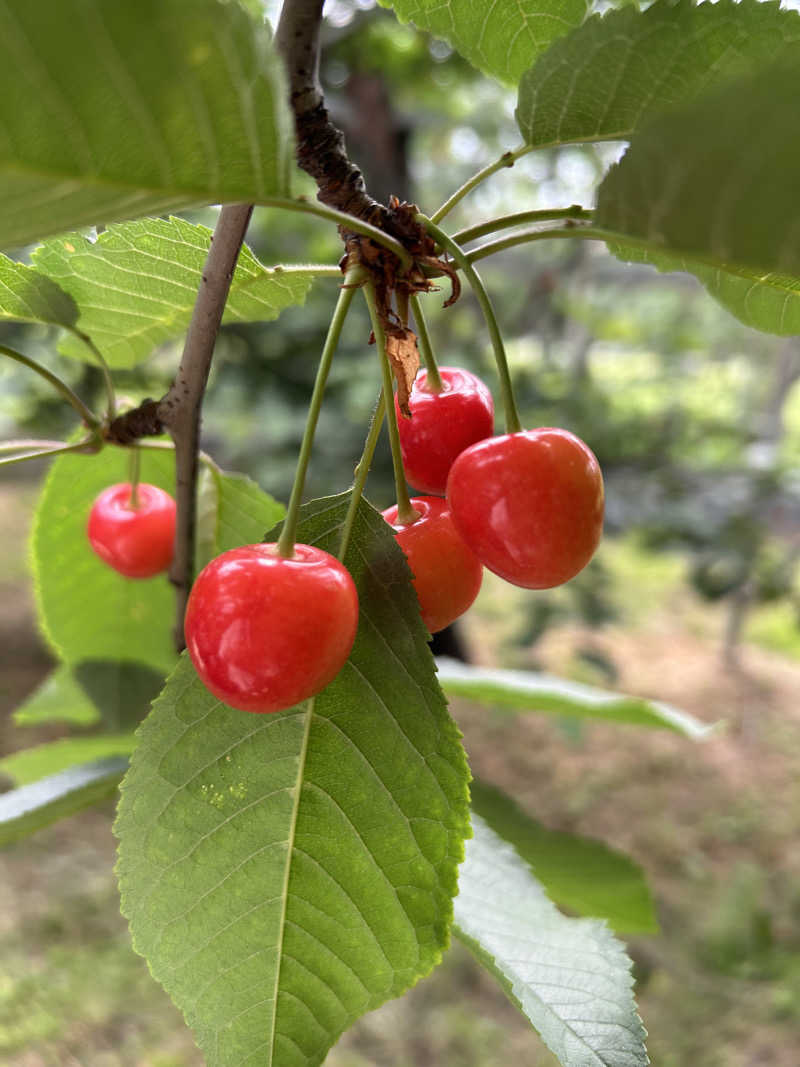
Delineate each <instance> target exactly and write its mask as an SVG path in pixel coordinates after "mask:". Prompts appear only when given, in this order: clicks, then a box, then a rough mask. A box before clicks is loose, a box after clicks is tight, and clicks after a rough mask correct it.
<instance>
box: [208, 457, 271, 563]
mask: <svg viewBox="0 0 800 1067" xmlns="http://www.w3.org/2000/svg"><path fill="white" fill-rule="evenodd" d="M216 484H217V493H218V499H217V525H216V532H215V538H214V555H215V556H217V555H219V553H220V552H227V551H228V549H229V548H238V547H239V545H255V544H258V543H259V542H261V541H263V540H264V538H265V536H266V534H267V531H268V530H271V529H272V528H273V526H275V524H276V523H278V522H280V521H281V519H282V518H283V516H284V514H285V512H286V509H285V508H284V506H283V504H279V503H278V502H277V500H274V499H273V498H272V497H271V496H270V495H269V493H265V492H264V490H263V489H261V488H259V486H257V485H256V483H255V482H254V481H253V480H252V479H251V478H248V477H247V476H246V475H244V474H222V475H220V476H219V477H218V478H217V479H216Z"/></svg>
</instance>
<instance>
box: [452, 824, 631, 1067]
mask: <svg viewBox="0 0 800 1067" xmlns="http://www.w3.org/2000/svg"><path fill="white" fill-rule="evenodd" d="M472 825H473V831H474V837H473V839H472V840H471V841H468V842H467V848H466V853H467V854H466V859H465V860H464V863H463V865H462V867H461V871H460V874H459V880H458V889H459V891H458V896H457V897H456V901H455V909H456V917H455V927H454V929H455V932H456V933H457V934H458V936H459V937H460V938H461V939H462V940H463V941H464V942H465V943H466V944H467V945H468V946H469V947H470V948H471V949H472V951H473V952H474V953H475V955H476V956H477V957H478V959H479V960H480V961H481V963H483V964H484V966H485V967H486V968H487V970H489V971H491V972H492V974H494V975H495V977H496V978H497V979H498V980H499V981H500V983H501V985H502V986H503V988H504V989H505V991H506V992H507V993H508V995H509V997H510V999H511V1000H512V1001H513V1002H514V1003H515V1004H516V1005H517V1007H519V1008H520V1010H521V1011H522V1012H524V1014H525V1015H526V1016H527V1017H528V1019H530V1021H531V1023H532V1024H533V1026H534V1027H535V1028H536V1030H537V1031H538V1032H539V1034H540V1035H541V1037H542V1040H543V1041H544V1042H545V1044H546V1045H547V1046H548V1048H550V1049H551V1051H552V1052H553V1053H554V1054H555V1055H556V1056H557V1057H558V1060H559V1062H560V1063H561V1064H562V1065H563V1067H644V1065H646V1064H648V1063H649V1062H650V1060H649V1058H648V1056H647V1052H646V1050H645V1046H644V1038H645V1031H644V1027H643V1026H642V1023H641V1020H640V1018H639V1016H638V1014H637V1011H636V1004H635V1002H634V999H633V992H632V988H631V987H632V985H633V979H632V978H631V974H630V969H631V961H630V959H629V958H628V956H627V955H626V953H625V949H624V948H623V946H622V945H621V944H620V942H619V941H617V940H616V939H615V938H614V936H613V934H612V933H611V931H610V930H609V929H608V928H607V927H606V926H605V924H603V923H600V922H597V921H596V920H594V919H569V918H567V917H566V916H564V915H561V914H560V913H559V912H558V911H557V910H556V908H555V906H554V905H553V904H551V903H550V901H549V900H548V899H547V897H546V896H545V895H544V892H543V891H542V888H541V886H540V885H539V884H538V882H537V881H536V879H535V878H534V877H533V875H532V874H531V873H530V871H529V870H528V868H527V867H526V865H525V864H524V863H523V862H522V861H521V860H520V859H519V857H518V856H517V855H516V853H515V852H514V850H513V849H512V848H511V847H510V846H509V845H507V844H506V843H505V842H504V841H502V840H501V839H500V838H499V837H497V836H496V834H494V833H493V831H492V830H490V829H489V827H488V826H487V825H486V824H485V823H484V822H483V820H482V819H481V818H480V817H479V816H473V820H472Z"/></svg>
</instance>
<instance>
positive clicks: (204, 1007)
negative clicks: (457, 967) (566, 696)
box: [116, 494, 468, 1067]
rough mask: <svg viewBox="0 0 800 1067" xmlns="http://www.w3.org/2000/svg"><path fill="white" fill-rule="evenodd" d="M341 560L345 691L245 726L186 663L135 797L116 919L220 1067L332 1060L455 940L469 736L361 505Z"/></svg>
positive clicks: (314, 532)
mask: <svg viewBox="0 0 800 1067" xmlns="http://www.w3.org/2000/svg"><path fill="white" fill-rule="evenodd" d="M347 504H348V495H347V494H346V495H344V496H342V497H334V498H330V499H327V500H322V501H315V502H313V503H312V504H309V505H307V506H306V507H305V508H304V509H303V513H302V521H301V524H300V529H299V538H300V540H301V541H303V542H305V543H310V544H317V545H319V546H320V547H322V548H325V549H326V550H328V551H333V552H335V551H336V548H337V546H338V542H339V537H340V531H341V525H342V522H343V520H344V516H345V513H346V509H347ZM249 523H250V518H249V516H247V517H246V519H245V523H244V524H243V525H244V526H249ZM240 534H241V531H240ZM248 536H249V534H245V536H244V537H242V536H238V537H237V538H236V540H237V541H239V540H246V539H247V537H248ZM268 539H274V534H272V533H270V535H269V536H268ZM345 562H346V565H347V566H348V568H349V569H350V571H351V573H352V575H353V578H354V580H355V582H356V586H357V589H358V592H359V604H360V623H359V631H358V636H357V638H356V643H355V646H354V649H353V652H352V655H351V658H350V660H349V661H348V662H347V664H345V666H344V668H343V669H342V671H341V673H340V674H339V676H338V677H337V678H336V679H335V680H334V682H332V683H331V685H330V686H328V688H327V689H325V690H324V691H323V692H322V693H321V694H320V695H319V696H318V697H316V698H315V699H314V700H310V701H306V702H305V703H304V704H301V705H298V706H297V707H296V708H292V709H289V710H287V711H285V712H280V713H278V714H273V715H248V714H246V713H244V712H239V711H234V710H233V709H231V708H228V707H226V706H225V705H224V704H221V703H220V702H219V701H218V700H216V699H215V698H214V697H212V696H211V695H210V694H209V693H208V692H207V691H206V690H205V689H204V687H203V686H202V685H201V683H200V682H199V680H198V679H197V676H196V675H195V673H194V670H193V668H192V666H191V663H190V661H189V660H188V659H187V658H186V657H184V658H183V659H182V660H181V662H180V663H179V665H178V667H177V668H176V670H175V672H174V673H173V675H172V676H171V678H170V679H169V681H168V683H167V686H166V688H165V690H164V692H163V693H162V695H161V697H160V698H159V700H158V701H156V704H155V705H154V707H153V711H152V712H151V714H150V716H149V717H148V719H147V720H146V721H145V723H144V724H143V725H142V727H141V728H140V731H139V746H138V748H137V751H136V754H135V755H134V758H133V760H132V763H131V769H130V771H129V773H128V775H127V777H126V779H125V782H124V784H123V787H122V798H121V803H120V809H119V817H118V820H117V825H116V832H117V834H118V836H119V838H120V851H119V857H120V858H119V865H118V871H119V878H120V887H121V892H122V909H123V912H124V913H125V915H127V917H128V919H129V921H130V925H131V931H132V934H133V939H134V946H135V948H136V949H137V951H139V952H141V953H142V955H144V956H146V957H147V960H148V963H149V965H150V968H151V970H152V973H153V974H154V975H155V977H156V978H157V979H158V980H159V981H160V982H161V983H162V984H163V985H164V986H165V988H166V989H167V991H168V992H169V993H170V995H171V996H172V998H173V999H174V1001H175V1002H176V1004H178V1006H179V1007H180V1008H181V1010H182V1011H183V1012H184V1014H185V1016H186V1018H187V1021H188V1022H189V1025H190V1026H191V1027H192V1028H193V1029H194V1030H195V1032H196V1034H197V1037H198V1041H199V1044H200V1046H201V1048H202V1049H203V1051H204V1052H205V1055H206V1060H207V1063H208V1064H209V1067H228V1065H229V1067H247V1065H252V1067H255V1065H258V1067H269V1065H272V1067H279V1065H280V1067H301V1065H302V1067H313V1065H318V1064H320V1063H321V1062H322V1061H323V1059H324V1058H325V1055H326V1053H327V1050H328V1049H329V1048H330V1046H331V1044H332V1043H333V1042H334V1041H335V1040H336V1038H337V1037H338V1036H339V1034H340V1033H341V1032H342V1031H343V1030H344V1029H345V1028H346V1027H348V1026H349V1025H351V1023H352V1022H353V1021H354V1020H355V1019H356V1018H358V1017H359V1016H360V1015H361V1014H363V1013H364V1012H365V1011H368V1010H370V1009H371V1008H374V1007H376V1006H377V1005H378V1004H380V1003H382V1002H383V1001H384V1000H386V999H388V998H390V997H393V996H397V995H399V994H400V993H401V992H403V991H404V990H405V989H407V988H408V987H409V986H410V985H413V984H414V982H415V981H416V980H417V979H418V978H420V977H421V976H422V975H424V974H426V973H428V971H430V969H431V968H432V967H433V966H434V965H435V964H436V963H437V962H438V960H439V958H440V956H441V952H442V950H443V948H444V947H445V946H446V944H447V941H448V933H449V927H450V922H451V918H452V895H453V893H454V892H455V889H456V870H457V865H458V863H459V862H460V859H461V857H462V854H463V839H464V836H465V834H466V833H468V807H467V780H468V771H467V766H466V761H465V758H464V754H463V751H462V749H461V746H460V744H459V741H458V731H457V729H456V726H455V724H454V723H453V721H452V719H451V718H450V717H449V715H448V714H447V710H446V707H445V704H444V701H443V699H442V696H441V692H440V690H439V688H438V686H437V685H436V677H435V672H434V669H433V660H432V658H431V656H430V653H429V651H428V648H427V643H426V637H427V634H426V632H425V630H424V627H423V626H422V624H421V621H420V618H419V609H418V606H417V603H416V598H415V595H414V592H413V588H412V586H411V583H410V580H409V574H408V568H407V566H406V563H405V560H404V559H403V557H402V554H401V553H400V551H399V549H398V547H397V544H396V542H395V540H394V538H393V537H392V536H391V533H390V532H389V530H388V528H387V527H386V524H385V523H384V522H383V520H382V519H381V518H380V516H379V515H378V514H377V513H376V512H375V511H374V510H373V509H371V508H370V507H369V506H368V505H367V504H365V503H363V502H362V503H361V505H360V508H359V512H358V515H357V518H356V524H355V527H354V531H353V535H352V538H351V541H350V547H349V550H348V553H347V557H346V560H345Z"/></svg>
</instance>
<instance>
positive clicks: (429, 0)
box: [379, 0, 587, 85]
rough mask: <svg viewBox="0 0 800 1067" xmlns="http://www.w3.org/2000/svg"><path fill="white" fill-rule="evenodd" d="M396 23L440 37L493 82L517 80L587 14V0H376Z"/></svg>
mask: <svg viewBox="0 0 800 1067" xmlns="http://www.w3.org/2000/svg"><path fill="white" fill-rule="evenodd" d="M379 2H380V3H381V4H382V5H383V6H384V7H391V8H392V9H393V10H394V13H395V15H397V17H398V19H400V21H401V22H413V23H414V24H415V25H416V26H417V27H419V29H421V30H426V31H427V32H428V33H431V34H433V36H434V37H441V38H442V39H443V40H445V41H447V42H448V43H449V44H451V45H452V46H453V48H455V49H456V51H457V52H460V53H461V55H462V56H464V58H465V59H467V60H469V62H470V63H471V64H472V65H473V66H474V67H477V68H478V70H482V71H483V72H484V73H485V74H491V75H492V76H493V77H495V78H497V79H498V81H501V82H506V83H507V84H509V85H516V84H517V83H518V82H519V79H520V76H521V75H522V73H523V72H524V71H525V70H527V69H528V67H529V66H530V65H531V63H533V61H534V60H535V59H536V57H537V56H538V55H540V54H541V53H542V52H544V51H545V49H546V48H548V47H549V45H550V44H551V42H552V41H554V40H555V39H556V38H557V37H560V36H561V35H562V34H564V33H567V31H568V30H570V29H572V28H573V27H574V26H579V25H580V23H581V22H582V21H583V18H584V16H585V15H586V10H587V4H586V0H490V2H486V3H484V2H483V0H379Z"/></svg>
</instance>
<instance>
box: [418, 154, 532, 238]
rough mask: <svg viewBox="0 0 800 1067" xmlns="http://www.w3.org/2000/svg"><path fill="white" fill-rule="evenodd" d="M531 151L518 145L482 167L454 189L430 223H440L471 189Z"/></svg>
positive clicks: (512, 164) (511, 165)
mask: <svg viewBox="0 0 800 1067" xmlns="http://www.w3.org/2000/svg"><path fill="white" fill-rule="evenodd" d="M532 150H533V146H532V145H528V144H523V145H520V147H519V148H516V149H514V151H513V152H504V153H503V154H502V156H500V158H499V159H496V160H495V161H494V163H490V164H489V166H488V167H484V168H483V170H479V171H478V173H477V174H473V176H472V177H471V178H470V179H469V181H466V182H464V184H463V185H462V186H461V188H460V189H456V191H455V192H454V193H453V195H452V196H451V197H450V198H449V200H445V202H444V203H443V204H442V206H441V207H440V208H439V210H438V211H437V212H435V213H434V214H433V215H432V216H431V221H432V222H441V221H442V219H443V218H444V217H445V215H449V214H450V212H451V211H452V210H453V208H454V207H455V206H456V204H458V203H460V201H461V200H463V199H464V197H465V196H466V195H467V193H471V192H472V190H473V189H475V188H477V186H479V185H480V184H481V182H484V181H486V179H487V178H490V177H491V176H492V175H493V174H494V173H496V172H497V171H498V170H503V168H504V167H513V166H514V164H515V163H516V162H517V160H518V159H521V158H522V157H523V156H525V155H527V154H528V152H531V151H532Z"/></svg>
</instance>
